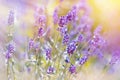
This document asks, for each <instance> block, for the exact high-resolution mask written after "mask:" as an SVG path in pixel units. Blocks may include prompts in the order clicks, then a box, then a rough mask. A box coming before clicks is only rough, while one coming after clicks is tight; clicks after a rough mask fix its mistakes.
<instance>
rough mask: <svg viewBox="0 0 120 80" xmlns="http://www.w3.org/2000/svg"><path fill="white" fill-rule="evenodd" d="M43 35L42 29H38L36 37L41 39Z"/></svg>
mask: <svg viewBox="0 0 120 80" xmlns="http://www.w3.org/2000/svg"><path fill="white" fill-rule="evenodd" d="M43 33H44V31H43V28H39V30H38V36H39V37H41V36H42V35H43Z"/></svg>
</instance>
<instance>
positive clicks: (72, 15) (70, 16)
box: [66, 7, 76, 22]
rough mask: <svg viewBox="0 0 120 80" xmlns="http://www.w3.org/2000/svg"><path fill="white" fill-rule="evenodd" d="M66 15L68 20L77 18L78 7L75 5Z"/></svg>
mask: <svg viewBox="0 0 120 80" xmlns="http://www.w3.org/2000/svg"><path fill="white" fill-rule="evenodd" d="M66 17H67V22H68V21H73V20H75V18H76V7H73V9H72V10H70V11H69V12H68V14H67V15H66Z"/></svg>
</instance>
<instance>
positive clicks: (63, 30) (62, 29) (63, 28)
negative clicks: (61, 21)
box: [58, 27, 68, 35]
mask: <svg viewBox="0 0 120 80" xmlns="http://www.w3.org/2000/svg"><path fill="white" fill-rule="evenodd" d="M58 31H60V33H61V35H65V34H66V33H67V31H68V29H67V27H59V28H58Z"/></svg>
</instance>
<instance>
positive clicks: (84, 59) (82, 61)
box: [79, 56, 88, 65]
mask: <svg viewBox="0 0 120 80" xmlns="http://www.w3.org/2000/svg"><path fill="white" fill-rule="evenodd" d="M87 59H88V56H83V57H82V58H80V60H79V64H80V65H83V64H84V63H85V62H86V61H87Z"/></svg>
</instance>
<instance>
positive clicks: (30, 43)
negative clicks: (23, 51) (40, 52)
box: [29, 39, 34, 48]
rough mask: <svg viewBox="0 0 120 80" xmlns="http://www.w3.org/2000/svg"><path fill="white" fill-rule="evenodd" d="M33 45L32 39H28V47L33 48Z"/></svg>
mask: <svg viewBox="0 0 120 80" xmlns="http://www.w3.org/2000/svg"><path fill="white" fill-rule="evenodd" d="M33 47H34V40H33V39H30V41H29V48H33Z"/></svg>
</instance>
